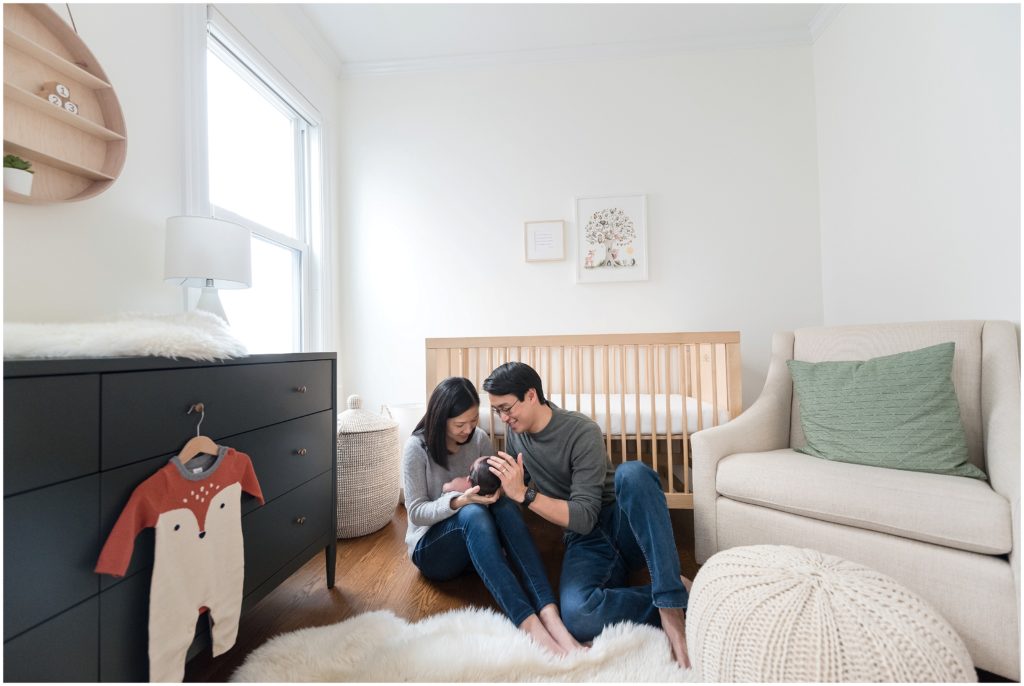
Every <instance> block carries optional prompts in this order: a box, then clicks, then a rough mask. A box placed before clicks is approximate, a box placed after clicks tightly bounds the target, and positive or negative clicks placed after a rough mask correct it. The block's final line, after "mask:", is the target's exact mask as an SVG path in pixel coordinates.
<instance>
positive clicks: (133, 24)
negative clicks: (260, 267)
mask: <svg viewBox="0 0 1024 686" xmlns="http://www.w3.org/2000/svg"><path fill="white" fill-rule="evenodd" d="M71 7H72V11H73V13H74V19H75V23H76V25H77V27H78V32H79V34H80V35H81V36H82V39H83V40H84V41H85V44H86V45H87V46H89V49H90V50H91V51H92V53H93V54H94V55H95V56H96V59H97V60H98V61H99V63H100V64H101V65H102V67H103V69H104V71H106V73H107V76H108V77H109V79H110V81H111V83H112V84H113V86H114V90H115V92H116V93H117V96H118V99H119V100H120V102H121V108H122V110H123V112H124V117H125V122H126V125H127V130H128V154H127V159H126V162H125V166H124V169H123V171H122V172H121V176H120V178H119V179H118V180H117V182H115V183H114V185H113V186H112V187H111V188H110V189H108V190H107V191H106V192H104V193H102V194H100V195H98V196H96V197H94V198H90V199H88V200H84V201H81V202H74V203H60V204H56V205H20V204H15V203H9V202H5V203H4V320H5V321H35V322H53V321H64V322H69V321H89V320H98V319H103V318H107V317H110V316H113V315H116V314H118V313H123V312H147V313H161V312H162V313H170V312H176V311H180V310H181V308H182V305H183V302H182V295H181V289H180V288H177V287H175V286H172V285H168V284H165V283H164V282H163V254H164V221H165V219H166V218H167V217H169V216H173V215H176V214H181V213H182V212H183V211H185V203H184V177H185V171H186V170H185V150H186V147H187V146H188V145H189V144H190V143H189V141H187V140H186V138H185V136H186V134H185V126H184V116H185V106H184V97H185V94H184V82H183V79H184V74H183V70H184V65H185V60H186V57H185V52H184V13H185V6H184V5H174V4H147V5H138V4H123V5H93V4H72V6H71ZM53 8H54V9H55V10H56V11H57V12H58V13H59V14H60V15H61V16H62V17H65V18H66V17H67V9H66V8H65V7H64V6H63V5H53ZM221 9H222V11H223V12H224V14H225V15H226V16H227V17H228V18H229V19H230V20H231V21H232V22H233V23H234V24H235V25H236V26H237V27H238V28H239V29H240V30H241V31H242V32H243V33H244V34H245V35H246V38H248V39H249V40H250V41H251V42H252V43H253V44H254V45H255V46H256V47H257V48H258V49H259V50H260V51H261V52H262V53H263V54H264V55H266V56H267V57H268V58H270V59H271V60H272V61H273V62H274V64H275V66H276V67H277V68H278V69H279V70H280V71H281V72H282V73H283V74H284V75H285V76H286V77H287V78H288V79H289V81H291V83H292V84H293V85H295V87H296V88H298V89H299V90H301V91H302V92H303V94H304V95H306V97H307V98H308V99H309V100H311V101H312V102H313V104H314V105H315V106H317V107H318V108H319V109H320V111H321V113H322V114H323V115H324V116H325V118H326V120H327V125H328V127H330V126H332V125H333V123H334V122H333V120H334V108H335V106H336V104H337V93H336V91H337V79H336V77H335V76H334V74H333V72H332V71H331V69H330V67H329V66H328V65H327V64H325V63H324V62H323V61H322V60H320V59H319V57H318V56H317V55H316V54H315V53H314V52H313V50H312V48H311V47H310V46H309V41H308V38H307V37H306V36H304V35H303V34H302V33H301V32H300V31H298V30H297V29H295V28H293V27H292V26H291V25H290V24H289V23H288V20H287V16H286V15H285V14H283V12H282V10H281V8H280V7H277V6H273V5H229V6H224V7H222V8H221ZM328 159H333V155H332V156H331V157H329V158H328Z"/></svg>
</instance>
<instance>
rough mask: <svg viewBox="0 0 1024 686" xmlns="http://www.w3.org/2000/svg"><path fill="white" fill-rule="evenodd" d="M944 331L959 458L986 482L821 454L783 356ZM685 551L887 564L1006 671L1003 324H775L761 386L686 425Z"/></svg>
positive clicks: (1013, 659) (1010, 365) (1009, 435)
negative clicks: (963, 445)
mask: <svg viewBox="0 0 1024 686" xmlns="http://www.w3.org/2000/svg"><path fill="white" fill-rule="evenodd" d="M945 341H954V342H955V344H956V353H955V356H954V361H953V383H954V386H955V387H956V391H957V399H958V402H959V404H960V416H961V419H962V421H963V425H964V431H965V433H966V438H967V446H968V453H969V458H970V460H971V462H972V463H973V464H974V465H976V466H978V467H980V468H982V469H983V470H984V471H985V473H986V474H987V475H988V478H989V480H988V482H985V481H981V480H978V479H970V478H966V477H956V476H944V475H938V474H930V473H922V472H910V471H903V470H898V469H885V468H881V467H870V466H864V465H858V464H848V463H843V462H833V461H829V460H824V459H821V458H817V457H812V456H810V455H804V454H802V453H798V452H796V451H795V450H793V447H800V446H802V445H803V444H804V437H803V431H802V429H801V426H800V417H799V408H798V404H797V402H796V398H794V394H793V382H792V379H791V377H790V374H789V369H788V368H787V367H786V360H790V359H797V360H806V361H809V362H821V361H825V360H865V359H870V358H873V357H879V356H882V355H890V354H894V353H899V352H905V351H908V350H915V349H917V348H923V347H926V346H930V345H935V344H938V343H942V342H945ZM692 445H693V481H694V486H693V492H694V528H695V538H696V552H697V562H698V563H703V562H705V561H706V560H707V559H708V558H709V557H710V556H711V555H713V554H714V553H716V552H718V551H719V550H724V549H727V548H732V547H735V546H742V545H754V544H758V543H774V544H787V545H795V546H800V547H806V548H814V549H817V550H820V551H822V552H825V553H831V554H833V555H838V556H840V557H844V558H846V559H849V560H853V561H855V562H860V563H862V564H865V565H868V566H870V567H872V568H874V569H877V570H878V571H880V572H883V573H885V574H888V575H890V576H892V577H894V578H895V579H896V580H898V581H900V582H901V583H903V584H904V585H905V586H907V587H908V588H910V589H911V590H913V591H914V592H916V593H917V594H919V595H920V596H922V597H923V598H925V599H926V600H927V601H928V602H930V603H931V604H932V605H933V606H934V607H935V608H936V609H937V610H938V611H939V612H940V613H941V614H942V615H943V616H944V617H945V618H946V619H947V620H948V621H949V622H950V624H952V625H953V627H954V628H955V629H956V630H957V632H958V633H959V634H960V636H961V637H962V638H963V640H964V643H966V644H967V648H968V649H969V650H970V652H971V657H972V658H973V659H974V663H975V665H976V666H977V667H979V668H980V669H984V670H986V671H989V672H993V673H995V674H999V675H1002V676H1005V677H1008V678H1011V679H1014V680H1018V679H1019V678H1020V650H1019V646H1020V644H1019V640H1020V639H1019V633H1018V618H1019V617H1020V462H1021V451H1020V355H1019V344H1018V341H1017V333H1016V330H1015V328H1014V326H1013V324H1011V323H1009V322H1001V321H951V322H923V323H909V324H882V325H874V326H844V327H822V328H809V329H799V330H797V331H794V332H784V333H777V334H775V337H774V339H773V341H772V361H771V366H770V368H769V371H768V378H767V380H766V382H765V386H764V390H763V391H762V393H761V396H760V397H759V398H758V399H757V401H756V402H755V403H754V404H753V405H751V407H750V408H749V409H748V410H747V411H746V412H744V413H743V414H742V415H740V416H739V417H738V418H736V419H734V420H733V421H731V422H729V423H728V424H725V425H723V426H719V427H715V428H712V429H706V430H704V431H701V432H698V433H696V434H694V436H693V438H692Z"/></svg>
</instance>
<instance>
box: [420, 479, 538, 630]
mask: <svg viewBox="0 0 1024 686" xmlns="http://www.w3.org/2000/svg"><path fill="white" fill-rule="evenodd" d="M412 561H413V564H415V565H416V566H417V567H418V568H419V570H420V572H422V573H423V576H425V577H427V578H428V579H430V580H432V581H447V580H448V579H453V578H455V577H456V576H459V575H460V574H462V573H463V572H464V571H465V570H466V568H467V567H469V565H470V564H472V565H473V567H475V568H476V571H477V574H479V575H480V578H481V579H483V581H484V584H485V585H486V586H487V590H489V591H490V592H491V595H492V596H494V599H495V600H496V601H498V605H500V606H501V609H502V610H504V612H505V614H506V615H508V616H509V619H511V620H512V623H513V624H515V625H516V626H519V625H520V624H522V623H523V621H524V620H525V619H526V618H527V617H529V616H530V615H532V614H536V613H539V612H540V609H541V608H542V607H544V606H545V605H549V604H552V603H554V602H555V594H554V592H553V591H552V590H551V584H550V582H548V577H547V573H546V572H545V571H544V565H543V563H541V560H540V554H539V553H538V552H537V547H536V546H535V545H534V543H533V539H532V538H531V537H530V532H529V530H528V529H527V528H526V523H525V522H524V521H523V515H522V513H521V512H520V511H519V506H518V505H517V504H516V503H514V502H512V501H511V500H509V499H508V498H506V497H505V496H502V497H501V498H499V499H498V501H497V502H496V503H494V504H493V505H490V506H486V505H476V504H474V505H467V506H465V507H462V508H460V509H459V511H458V512H456V513H455V514H454V515H452V516H451V517H449V518H448V519H446V520H444V521H443V522H438V523H437V524H434V525H433V526H432V527H430V530H429V531H427V533H426V535H425V536H424V537H423V538H421V539H420V541H419V543H417V544H416V549H415V550H414V551H413V554H412ZM513 570H515V571H514V573H513ZM517 575H518V578H516V577H517Z"/></svg>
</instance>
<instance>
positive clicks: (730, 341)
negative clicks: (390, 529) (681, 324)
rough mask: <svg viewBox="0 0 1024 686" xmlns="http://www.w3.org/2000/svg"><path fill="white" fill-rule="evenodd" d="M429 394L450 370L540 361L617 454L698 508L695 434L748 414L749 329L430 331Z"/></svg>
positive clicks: (563, 400) (547, 383)
mask: <svg viewBox="0 0 1024 686" xmlns="http://www.w3.org/2000/svg"><path fill="white" fill-rule="evenodd" d="M426 356H427V386H426V388H427V395H428V397H429V395H430V392H431V391H432V390H433V389H434V387H435V386H436V385H437V384H438V382H440V381H441V380H442V379H444V378H445V377H448V376H464V377H467V378H468V379H470V380H471V381H472V382H473V383H474V384H475V385H476V387H477V389H479V388H480V386H481V385H482V384H483V381H484V379H486V378H487V377H488V376H489V375H490V373H491V371H492V370H493V369H494V368H495V367H497V366H498V365H500V364H503V363H505V362H509V361H513V360H518V361H521V362H525V363H527V364H529V365H530V366H532V367H533V368H534V369H536V370H537V373H538V374H540V378H541V381H542V382H543V384H544V395H545V396H546V398H547V399H548V400H550V401H552V402H553V403H554V404H555V405H558V406H559V407H562V408H565V409H569V410H577V411H579V412H583V413H584V414H587V415H589V416H590V417H591V418H592V419H594V421H596V422H597V424H598V425H599V426H600V427H601V431H602V432H603V434H604V438H605V445H606V447H607V450H608V454H609V456H610V457H611V459H612V463H613V464H619V463H621V462H623V461H625V460H643V461H644V462H646V463H647V464H648V465H650V466H651V467H652V468H653V469H654V470H655V471H656V472H658V475H659V476H660V477H661V481H662V486H663V488H664V490H665V497H666V499H667V501H668V505H669V507H672V508H692V507H693V491H692V481H691V470H690V468H691V465H690V443H689V439H690V435H691V434H692V433H694V432H695V431H700V430H701V429H704V428H707V427H711V426H717V425H719V424H721V423H724V422H726V421H729V420H730V419H732V418H734V417H736V416H738V415H739V413H740V411H741V410H742V405H743V400H742V394H741V366H740V334H739V332H738V331H725V332H709V333H652V334H595V335H565V336H508V337H487V338H428V339H427V340H426ZM492 420H493V417H492V415H491V412H490V405H489V402H488V397H487V394H486V393H483V392H481V408H480V425H481V427H482V428H483V429H484V430H485V431H487V432H488V434H489V435H490V436H491V440H492V441H493V442H494V445H495V448H497V449H500V448H501V447H502V446H503V444H504V431H505V426H504V424H503V423H501V422H498V421H492Z"/></svg>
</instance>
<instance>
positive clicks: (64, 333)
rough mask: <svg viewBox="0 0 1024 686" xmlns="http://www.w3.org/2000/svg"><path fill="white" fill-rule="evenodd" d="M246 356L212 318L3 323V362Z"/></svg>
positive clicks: (196, 313) (172, 316)
mask: <svg viewBox="0 0 1024 686" xmlns="http://www.w3.org/2000/svg"><path fill="white" fill-rule="evenodd" d="M246 354H248V351H247V350H246V348H245V345H243V344H242V342H241V341H239V340H238V339H237V338H235V337H234V336H233V335H232V333H231V328H230V327H229V326H228V324H227V322H225V321H224V320H223V319H221V318H220V317H218V316H217V315H215V314H212V313H210V312H202V311H192V312H187V313H184V314H170V315H123V316H122V317H120V318H118V319H115V320H112V321H105V322H83V323H68V324H22V323H17V322H11V323H8V322H5V323H4V358H5V359H27V358H58V357H65V358H79V357H136V356H157V357H171V358H178V357H184V358H186V359H190V360H206V361H211V360H219V359H224V358H228V357H243V356H245V355H246Z"/></svg>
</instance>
